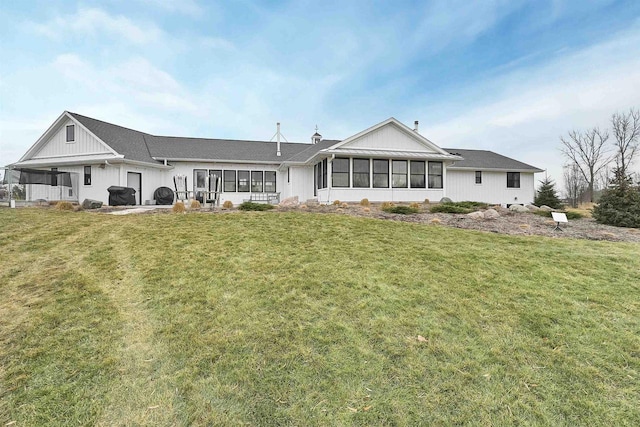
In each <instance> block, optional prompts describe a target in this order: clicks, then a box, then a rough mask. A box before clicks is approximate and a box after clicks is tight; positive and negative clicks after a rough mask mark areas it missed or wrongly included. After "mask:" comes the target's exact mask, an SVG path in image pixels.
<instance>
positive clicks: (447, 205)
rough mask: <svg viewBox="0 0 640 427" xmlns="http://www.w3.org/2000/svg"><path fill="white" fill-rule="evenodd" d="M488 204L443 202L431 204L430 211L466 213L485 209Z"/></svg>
mask: <svg viewBox="0 0 640 427" xmlns="http://www.w3.org/2000/svg"><path fill="white" fill-rule="evenodd" d="M488 207H489V205H488V204H487V203H483V202H470V201H466V202H444V203H440V204H439V205H435V206H431V209H429V211H430V212H433V213H437V212H441V213H455V214H468V213H471V212H474V211H477V210H480V209H486V208H488Z"/></svg>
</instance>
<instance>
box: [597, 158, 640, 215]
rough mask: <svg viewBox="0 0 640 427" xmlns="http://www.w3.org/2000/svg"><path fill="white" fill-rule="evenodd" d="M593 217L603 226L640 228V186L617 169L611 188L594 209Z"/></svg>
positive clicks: (605, 192)
mask: <svg viewBox="0 0 640 427" xmlns="http://www.w3.org/2000/svg"><path fill="white" fill-rule="evenodd" d="M593 217H594V218H595V220H596V221H598V222H600V223H602V224H609V225H615V226H617V227H640V186H634V185H633V181H632V179H631V177H630V176H628V175H625V174H624V172H623V171H622V170H621V169H620V168H617V169H616V170H615V171H614V174H613V179H612V180H611V186H610V187H609V188H607V189H606V190H605V191H604V193H603V194H602V196H601V197H600V200H599V202H598V204H597V205H596V206H595V207H594V208H593Z"/></svg>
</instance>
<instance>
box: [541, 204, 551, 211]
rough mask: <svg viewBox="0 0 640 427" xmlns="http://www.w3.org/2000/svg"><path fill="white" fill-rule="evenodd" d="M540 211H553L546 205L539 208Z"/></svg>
mask: <svg viewBox="0 0 640 427" xmlns="http://www.w3.org/2000/svg"><path fill="white" fill-rule="evenodd" d="M540 209H541V210H543V211H547V212H551V211H552V210H553V209H552V208H550V207H549V206H547V205H542V206H540Z"/></svg>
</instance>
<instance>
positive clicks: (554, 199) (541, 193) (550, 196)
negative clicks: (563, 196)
mask: <svg viewBox="0 0 640 427" xmlns="http://www.w3.org/2000/svg"><path fill="white" fill-rule="evenodd" d="M540 184H541V185H540V188H539V189H538V193H537V194H536V198H535V200H534V201H533V204H534V205H536V206H542V205H547V206H549V207H550V208H554V209H562V202H561V201H560V199H559V198H558V193H557V192H556V183H555V182H554V181H553V180H552V179H551V178H545V179H543V180H542V181H540Z"/></svg>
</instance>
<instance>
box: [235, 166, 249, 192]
mask: <svg viewBox="0 0 640 427" xmlns="http://www.w3.org/2000/svg"><path fill="white" fill-rule="evenodd" d="M238 191H239V192H241V193H248V192H249V171H238Z"/></svg>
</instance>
